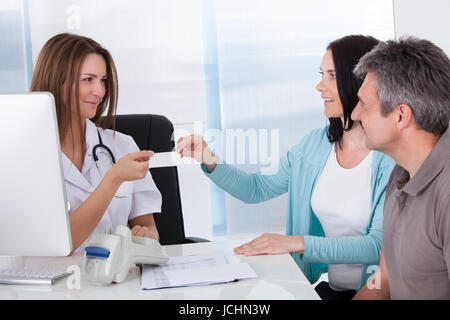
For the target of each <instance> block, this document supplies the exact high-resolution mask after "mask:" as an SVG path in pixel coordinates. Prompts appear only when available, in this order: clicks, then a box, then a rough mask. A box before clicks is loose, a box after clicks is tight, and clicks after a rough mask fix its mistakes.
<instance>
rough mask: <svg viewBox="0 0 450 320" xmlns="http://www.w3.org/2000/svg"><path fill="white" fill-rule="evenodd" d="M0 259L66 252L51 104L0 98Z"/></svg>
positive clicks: (68, 243) (43, 97) (30, 96)
mask: <svg viewBox="0 0 450 320" xmlns="http://www.w3.org/2000/svg"><path fill="white" fill-rule="evenodd" d="M0 150H1V157H0V255H7V256H67V255H68V254H70V252H71V251H72V239H71V234H70V222H69V214H68V208H67V200H66V191H65V184H64V176H63V170H62V163H61V147H60V142H59V134H58V124H57V120H56V111H55V102H54V98H53V96H52V95H51V94H50V93H24V94H0Z"/></svg>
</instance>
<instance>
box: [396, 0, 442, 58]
mask: <svg viewBox="0 0 450 320" xmlns="http://www.w3.org/2000/svg"><path fill="white" fill-rule="evenodd" d="M449 13H450V1H448V0H427V1H424V0H394V16H395V33H396V37H397V38H398V37H400V36H402V35H412V36H416V37H419V38H424V39H427V40H430V41H432V42H433V43H435V44H436V45H437V46H439V47H441V48H442V49H443V50H444V51H445V52H446V53H447V55H450V37H449V35H448V32H449V30H450V20H449V17H448V15H449Z"/></svg>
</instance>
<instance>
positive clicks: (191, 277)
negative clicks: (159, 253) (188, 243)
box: [142, 252, 258, 290]
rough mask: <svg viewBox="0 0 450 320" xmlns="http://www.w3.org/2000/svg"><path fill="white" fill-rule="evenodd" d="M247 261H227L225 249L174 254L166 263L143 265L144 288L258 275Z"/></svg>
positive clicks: (215, 281) (204, 282) (219, 281)
mask: <svg viewBox="0 0 450 320" xmlns="http://www.w3.org/2000/svg"><path fill="white" fill-rule="evenodd" d="M257 277H258V276H257V275H256V273H255V271H253V269H252V268H251V267H250V266H249V265H248V264H247V263H231V264H229V263H227V261H226V259H225V256H224V255H223V253H220V252H217V253H212V254H203V255H194V256H181V257H172V258H170V259H169V261H168V262H167V264H166V265H164V266H161V267H159V266H154V265H143V266H142V289H143V290H150V289H160V288H171V287H182V286H197V285H207V284H214V283H224V282H231V281H235V280H239V279H247V278H257Z"/></svg>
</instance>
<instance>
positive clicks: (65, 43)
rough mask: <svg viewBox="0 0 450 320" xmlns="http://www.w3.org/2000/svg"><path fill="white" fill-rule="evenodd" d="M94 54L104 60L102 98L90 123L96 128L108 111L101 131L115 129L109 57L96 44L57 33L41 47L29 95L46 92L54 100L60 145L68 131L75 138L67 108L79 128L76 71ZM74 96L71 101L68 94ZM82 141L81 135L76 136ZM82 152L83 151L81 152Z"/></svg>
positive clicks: (114, 75)
mask: <svg viewBox="0 0 450 320" xmlns="http://www.w3.org/2000/svg"><path fill="white" fill-rule="evenodd" d="M92 53H94V54H98V55H100V56H102V57H103V59H105V62H106V76H107V80H106V83H105V96H104V97H103V100H102V101H101V102H100V104H99V105H98V107H97V112H96V114H95V116H94V117H93V118H92V119H90V120H91V121H92V122H94V123H95V124H96V125H97V126H99V125H100V120H101V116H102V114H103V113H104V112H105V110H106V109H108V112H107V115H106V118H105V120H104V121H102V127H103V128H104V129H106V128H109V127H110V126H111V125H112V126H113V129H115V118H116V109H117V100H118V80H117V71H116V67H115V64H114V61H113V59H112V56H111V54H110V53H109V52H108V50H106V49H105V48H103V47H102V46H101V45H100V44H98V43H97V42H96V41H94V40H92V39H90V38H87V37H83V36H79V35H75V34H70V33H61V34H58V35H56V36H54V37H52V38H50V39H49V40H48V41H47V42H46V43H45V44H44V46H43V48H42V50H41V52H40V54H39V57H38V60H37V63H36V67H35V71H34V74H33V79H32V81H31V88H30V90H31V91H47V92H50V93H52V94H53V96H54V97H55V104H56V114H57V119H58V128H59V137H60V141H61V142H63V141H64V139H65V138H66V137H67V134H68V133H69V130H70V131H71V132H72V137H74V135H75V134H76V133H75V132H73V129H74V128H73V127H72V120H71V117H72V112H71V106H73V105H76V108H75V109H76V112H77V113H76V116H77V117H78V119H79V123H80V124H81V115H80V100H79V78H80V69H81V65H82V64H83V62H84V60H85V58H86V57H87V56H88V55H89V54H92ZM72 90H74V92H75V101H72V100H73V99H72V93H73V91H72ZM79 134H80V138H81V141H84V137H85V132H81V130H80V132H79ZM84 151H85V150H83V152H84Z"/></svg>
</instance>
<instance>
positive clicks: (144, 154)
mask: <svg viewBox="0 0 450 320" xmlns="http://www.w3.org/2000/svg"><path fill="white" fill-rule="evenodd" d="M153 155H154V152H153V151H139V152H133V153H130V154H128V155H126V156H124V157H122V158H121V159H120V160H119V161H117V163H116V164H115V165H114V166H113V167H112V168H111V169H110V170H109V171H108V173H109V174H111V175H112V176H113V178H114V179H115V180H116V181H118V182H120V183H122V182H125V181H133V180H139V179H144V177H145V175H146V174H147V171H148V169H149V160H150V158H151V157H153Z"/></svg>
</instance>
